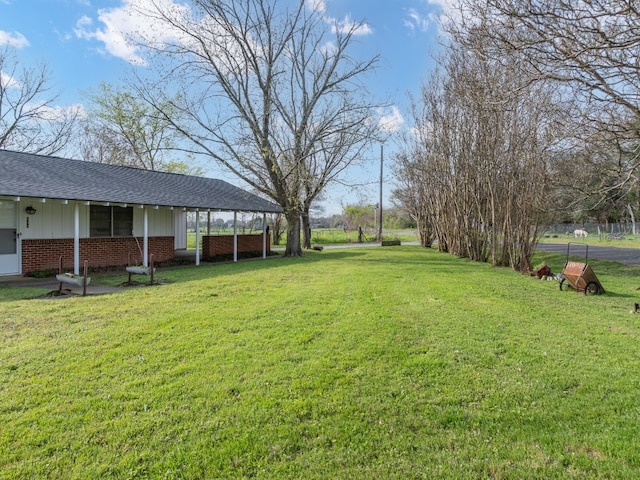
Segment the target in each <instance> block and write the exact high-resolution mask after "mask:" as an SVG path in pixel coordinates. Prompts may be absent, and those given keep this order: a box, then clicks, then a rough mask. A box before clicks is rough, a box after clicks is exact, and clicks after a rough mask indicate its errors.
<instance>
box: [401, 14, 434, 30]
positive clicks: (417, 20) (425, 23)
mask: <svg viewBox="0 0 640 480" xmlns="http://www.w3.org/2000/svg"><path fill="white" fill-rule="evenodd" d="M407 17H408V18H405V20H404V26H405V27H407V28H408V29H409V30H411V32H414V31H416V30H417V31H419V32H426V31H427V30H428V29H429V26H430V25H431V16H430V15H422V14H421V13H420V12H418V11H417V10H416V9H415V8H410V9H409V10H408V12H407Z"/></svg>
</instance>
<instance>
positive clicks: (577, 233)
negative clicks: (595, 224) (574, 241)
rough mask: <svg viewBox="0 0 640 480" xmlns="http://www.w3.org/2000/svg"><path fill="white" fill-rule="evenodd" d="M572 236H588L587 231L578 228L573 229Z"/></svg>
mask: <svg viewBox="0 0 640 480" xmlns="http://www.w3.org/2000/svg"><path fill="white" fill-rule="evenodd" d="M573 236H574V238H578V237H584V238H587V237H588V236H589V233H588V232H587V231H586V230H582V229H580V228H579V229H577V230H574V231H573Z"/></svg>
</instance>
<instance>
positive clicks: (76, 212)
mask: <svg viewBox="0 0 640 480" xmlns="http://www.w3.org/2000/svg"><path fill="white" fill-rule="evenodd" d="M73 274H74V275H80V204H79V203H78V202H76V203H75V206H74V208H73Z"/></svg>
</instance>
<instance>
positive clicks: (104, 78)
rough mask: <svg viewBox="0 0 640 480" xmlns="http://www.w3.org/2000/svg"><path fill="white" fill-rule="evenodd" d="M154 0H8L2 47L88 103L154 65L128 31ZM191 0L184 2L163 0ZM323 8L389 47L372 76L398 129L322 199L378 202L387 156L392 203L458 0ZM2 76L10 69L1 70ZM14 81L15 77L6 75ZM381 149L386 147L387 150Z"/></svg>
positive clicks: (364, 50)
mask: <svg viewBox="0 0 640 480" xmlns="http://www.w3.org/2000/svg"><path fill="white" fill-rule="evenodd" d="M145 1H146V0H0V48H3V47H5V46H8V47H9V48H11V49H12V50H13V52H14V53H15V54H16V56H17V57H18V60H19V62H20V66H25V67H34V66H38V65H40V64H42V63H43V62H45V63H46V65H47V66H48V68H49V70H50V72H51V80H50V85H51V86H52V90H53V91H55V92H59V93H60V95H59V97H58V99H57V102H58V106H60V107H63V108H64V107H68V106H75V105H86V104H87V102H88V99H87V94H88V93H89V92H92V91H94V92H95V91H96V90H97V88H98V86H99V84H100V83H101V82H105V83H109V84H112V85H114V86H117V85H119V84H121V83H122V82H123V80H124V78H125V77H126V76H127V75H128V74H129V73H130V72H131V71H132V69H137V68H146V67H147V66H146V65H145V64H144V59H143V58H142V57H140V55H141V54H140V52H138V51H136V50H135V49H134V48H132V47H131V46H130V45H129V44H127V42H126V41H125V40H124V38H125V35H126V33H127V32H135V31H137V30H140V29H144V28H145V27H148V25H147V23H146V21H145V19H142V18H136V17H135V16H131V15H128V14H127V7H128V6H129V4H131V3H132V2H145ZM161 1H162V2H173V1H175V2H176V3H184V2H185V0H161ZM308 1H309V7H310V8H311V6H313V7H315V8H317V9H320V10H321V12H322V15H323V16H325V17H326V21H327V25H330V24H334V23H335V21H337V22H339V23H344V24H347V23H348V22H352V21H364V22H365V24H364V25H363V27H362V28H361V29H360V31H359V32H358V35H357V38H356V42H355V44H354V48H353V50H352V55H354V56H355V57H357V58H368V57H371V56H373V55H380V61H379V63H378V66H377V68H376V70H375V71H374V72H372V74H370V75H369V76H367V77H366V79H365V82H366V84H367V86H368V88H369V92H370V94H371V95H372V97H373V98H375V100H376V101H380V102H384V103H388V104H389V107H388V108H387V109H386V110H385V111H382V112H380V119H378V120H379V121H382V122H383V123H384V125H385V127H386V128H387V129H388V130H389V134H391V137H390V139H389V140H387V142H385V144H384V149H383V151H382V152H381V149H380V147H379V146H374V147H373V148H372V150H371V151H370V152H368V153H367V156H368V158H363V159H362V165H358V166H355V167H354V168H352V169H350V170H349V173H348V176H347V177H346V182H347V183H348V184H359V185H361V186H359V187H357V188H356V187H353V186H350V185H335V186H333V187H332V188H331V189H330V190H329V191H328V192H327V196H326V200H325V201H324V202H323V203H322V207H324V213H325V214H327V215H330V214H334V213H340V212H341V210H342V206H344V205H347V204H355V203H365V204H367V203H369V204H375V203H377V202H378V199H379V184H380V159H381V156H382V157H383V160H384V173H383V182H382V183H383V207H385V208H386V207H388V206H390V205H391V202H390V199H389V194H390V192H391V190H392V189H393V182H394V179H393V176H392V173H391V163H392V161H393V154H394V152H395V151H396V150H397V148H398V144H397V142H396V141H394V138H396V137H397V135H398V133H400V132H402V131H403V130H405V129H408V128H410V127H411V125H410V113H409V110H408V104H409V93H412V94H417V93H418V92H419V89H420V85H421V83H422V82H423V81H424V80H426V79H427V77H428V75H429V72H430V71H431V70H432V69H433V66H434V62H433V56H434V55H436V54H437V52H438V50H439V49H440V48H441V47H440V42H441V40H440V38H441V35H440V30H439V27H438V15H439V14H440V13H441V12H442V11H443V10H444V9H446V8H447V4H448V3H447V2H448V1H450V0H308ZM0 74H2V72H0ZM3 79H4V81H7V79H6V76H5V77H3ZM381 153H382V155H381ZM203 168H204V171H205V175H206V176H209V177H214V178H221V179H224V180H227V181H230V182H233V183H235V184H237V185H238V186H243V185H242V184H241V183H240V182H238V181H237V180H236V179H234V178H233V177H231V176H229V174H227V173H225V172H223V171H221V170H220V169H219V167H217V166H216V165H214V164H205V165H203Z"/></svg>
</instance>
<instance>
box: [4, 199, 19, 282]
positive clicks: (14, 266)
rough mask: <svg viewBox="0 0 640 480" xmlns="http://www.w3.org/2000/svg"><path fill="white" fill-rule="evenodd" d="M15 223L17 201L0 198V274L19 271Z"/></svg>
mask: <svg viewBox="0 0 640 480" xmlns="http://www.w3.org/2000/svg"><path fill="white" fill-rule="evenodd" d="M17 225H18V209H17V203H16V202H13V201H11V200H0V275H15V274H18V273H20V254H19V251H20V249H19V248H18V247H19V245H18V230H17Z"/></svg>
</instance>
